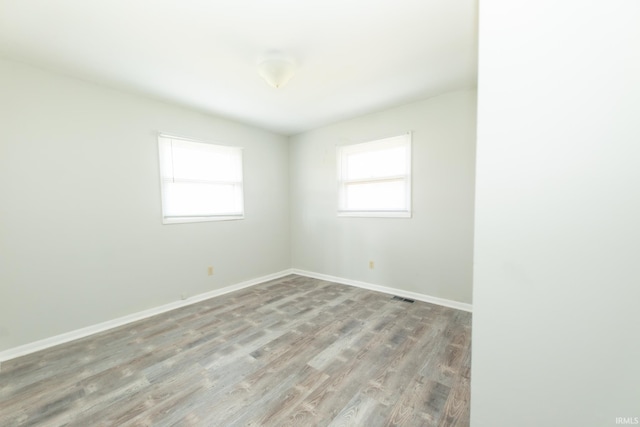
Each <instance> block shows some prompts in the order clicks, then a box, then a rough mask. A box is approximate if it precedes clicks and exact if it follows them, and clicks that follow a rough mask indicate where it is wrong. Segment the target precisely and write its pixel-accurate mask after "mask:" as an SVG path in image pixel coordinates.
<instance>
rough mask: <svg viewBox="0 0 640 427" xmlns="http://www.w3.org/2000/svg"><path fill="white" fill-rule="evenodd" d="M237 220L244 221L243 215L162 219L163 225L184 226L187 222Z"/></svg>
mask: <svg viewBox="0 0 640 427" xmlns="http://www.w3.org/2000/svg"><path fill="white" fill-rule="evenodd" d="M237 219H244V215H231V216H206V217H194V218H189V217H176V218H162V223H163V224H165V225H166V224H185V223H189V222H210V221H234V220H237Z"/></svg>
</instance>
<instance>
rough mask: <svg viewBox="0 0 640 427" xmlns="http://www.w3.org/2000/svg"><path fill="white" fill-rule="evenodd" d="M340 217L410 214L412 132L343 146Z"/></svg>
mask: <svg viewBox="0 0 640 427" xmlns="http://www.w3.org/2000/svg"><path fill="white" fill-rule="evenodd" d="M337 154H338V215H339V216H380V217H410V216H411V134H404V135H399V136H395V137H391V138H385V139H379V140H376V141H371V142H365V143H362V144H354V145H345V146H340V147H338V149H337Z"/></svg>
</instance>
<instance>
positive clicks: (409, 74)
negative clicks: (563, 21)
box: [0, 0, 478, 135]
mask: <svg viewBox="0 0 640 427" xmlns="http://www.w3.org/2000/svg"><path fill="white" fill-rule="evenodd" d="M477 7H478V6H477V0H104V1H100V0H55V1H52V0H0V55H1V56H2V57H5V58H8V59H13V60H18V61H21V62H26V63H30V64H33V65H36V66H39V67H43V68H47V69H50V70H54V71H57V72H62V73H65V74H69V75H72V76H76V77H79V78H83V79H86V80H91V81H95V82H98V83H102V84H106V85H109V86H112V87H117V88H120V89H125V90H128V91H134V92H137V93H143V94H146V95H150V96H153V97H156V98H160V99H164V100H167V101H171V102H174V103H178V104H181V105H185V106H189V107H192V108H196V109H198V110H202V111H206V112H209V113H213V114H216V115H221V116H225V117H229V118H232V119H235V120H239V121H242V122H244V123H249V124H253V125H256V126H259V127H262V128H265V129H269V130H272V131H275V132H278V133H282V134H286V135H291V134H295V133H299V132H302V131H305V130H309V129H312V128H315V127H318V126H322V125H325V124H327V123H331V122H334V121H337V120H341V119H345V118H349V117H353V116H357V115H361V114H365V113H369V112H372V111H377V110H381V109H384V108H388V107H391V106H395V105H400V104H403V103H406V102H411V101H415V100H419V99H424V98H428V97H430V96H434V95H438V94H441V93H443V92H447V91H450V90H456V89H460V88H470V87H475V86H476V78H477ZM270 51H280V52H283V53H285V54H287V55H290V56H291V57H293V58H294V60H295V61H296V63H297V66H298V69H297V71H296V74H295V75H294V77H293V78H292V79H291V80H290V81H289V83H288V84H287V85H286V86H285V87H284V88H281V89H274V88H272V87H270V86H268V85H267V84H266V83H265V82H264V81H263V80H262V79H261V78H260V76H259V75H258V73H257V68H256V65H257V61H258V60H259V58H260V57H261V56H263V55H264V54H265V53H267V52H270Z"/></svg>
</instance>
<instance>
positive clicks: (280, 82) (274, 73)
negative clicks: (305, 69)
mask: <svg viewBox="0 0 640 427" xmlns="http://www.w3.org/2000/svg"><path fill="white" fill-rule="evenodd" d="M295 69H296V66H295V63H294V62H293V60H291V59H289V58H286V57H284V56H282V55H273V54H272V55H270V56H268V57H266V58H263V59H262V61H260V62H259V63H258V74H260V76H261V77H262V78H263V79H264V80H265V81H266V82H267V83H268V84H269V85H270V86H273V87H275V88H276V89H278V88H281V87H282V86H284V85H285V84H286V83H287V82H288V81H289V80H290V79H291V77H293V74H294V72H295Z"/></svg>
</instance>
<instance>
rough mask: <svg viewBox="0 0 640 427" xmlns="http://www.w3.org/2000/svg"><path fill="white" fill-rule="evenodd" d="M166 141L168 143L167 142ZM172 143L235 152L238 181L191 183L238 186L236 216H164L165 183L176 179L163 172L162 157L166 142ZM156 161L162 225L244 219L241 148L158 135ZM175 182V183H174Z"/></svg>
mask: <svg viewBox="0 0 640 427" xmlns="http://www.w3.org/2000/svg"><path fill="white" fill-rule="evenodd" d="M167 140H168V141H167ZM173 141H178V142H179V141H183V142H187V143H190V144H203V145H207V146H208V147H212V148H214V149H216V148H219V149H220V150H221V151H223V150H224V151H229V150H231V151H237V155H238V156H239V162H240V171H239V175H240V181H236V180H222V181H220V180H216V181H214V180H202V181H191V182H193V183H194V184H201V183H216V184H223V185H230V184H231V185H238V186H239V187H240V189H239V194H240V203H239V208H240V209H239V212H238V213H237V214H235V213H234V214H229V213H225V214H213V215H191V216H187V215H185V216H177V215H176V216H168V215H166V212H167V200H166V199H167V197H166V195H165V194H166V191H167V185H166V183H167V182H168V180H169V179H173V180H175V179H176V178H175V177H174V176H171V175H172V173H173V172H170V173H167V172H168V171H164V170H163V169H164V167H163V164H165V162H164V161H163V160H164V156H165V155H166V151H165V149H164V147H163V146H164V145H165V144H167V142H169V143H170V144H173ZM158 161H159V176H160V197H161V204H162V206H161V209H162V223H163V224H165V225H169V224H184V223H194V222H209V221H232V220H240V219H244V217H245V216H244V159H243V149H242V147H236V146H231V145H222V144H219V143H218V144H213V143H210V142H206V141H202V140H198V139H193V138H186V137H182V136H175V135H171V134H166V133H159V134H158ZM170 161H171V162H173V159H171V160H170ZM174 182H175V181H174ZM183 182H190V181H189V180H185V181H183Z"/></svg>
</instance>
